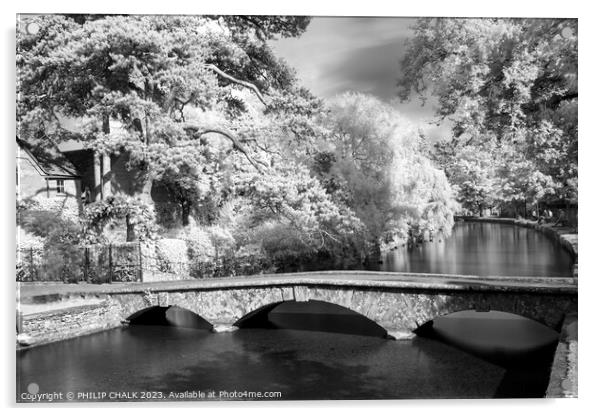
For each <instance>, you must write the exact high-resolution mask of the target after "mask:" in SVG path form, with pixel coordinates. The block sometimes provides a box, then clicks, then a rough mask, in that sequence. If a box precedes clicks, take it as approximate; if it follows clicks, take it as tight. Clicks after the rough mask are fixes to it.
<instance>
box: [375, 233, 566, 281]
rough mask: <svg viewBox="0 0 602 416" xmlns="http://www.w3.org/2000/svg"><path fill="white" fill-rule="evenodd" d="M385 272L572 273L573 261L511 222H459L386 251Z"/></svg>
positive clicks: (549, 242) (554, 244)
mask: <svg viewBox="0 0 602 416" xmlns="http://www.w3.org/2000/svg"><path fill="white" fill-rule="evenodd" d="M378 268H379V270H382V271H395V272H414V273H441V274H467V275H477V276H549V277H566V276H571V275H572V259H571V256H570V255H569V254H568V252H567V251H566V250H564V249H563V248H562V246H561V245H560V244H559V243H557V242H555V241H552V240H551V239H549V238H548V237H546V236H545V235H544V234H542V233H540V232H537V231H535V230H531V229H528V228H524V227H517V226H514V225H510V224H488V223H476V222H475V223H471V222H463V223H457V224H456V225H455V227H454V229H453V231H452V235H451V236H450V237H448V238H446V239H434V240H433V242H426V243H423V244H419V245H415V246H413V247H408V248H406V247H400V248H399V249H397V250H394V251H391V252H389V253H386V254H385V255H384V256H383V263H382V264H381V265H380V266H379V267H378Z"/></svg>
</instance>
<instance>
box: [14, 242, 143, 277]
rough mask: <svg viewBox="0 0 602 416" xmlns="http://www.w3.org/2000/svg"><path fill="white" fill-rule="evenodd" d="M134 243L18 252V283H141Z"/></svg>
mask: <svg viewBox="0 0 602 416" xmlns="http://www.w3.org/2000/svg"><path fill="white" fill-rule="evenodd" d="M142 271H143V268H142V254H141V250H140V245H139V244H137V243H124V244H119V245H113V244H110V245H97V246H89V247H83V248H80V247H73V248H70V249H68V250H60V251H56V250H49V251H43V250H34V249H32V248H30V249H26V250H19V251H18V253H17V270H16V278H17V281H19V282H64V283H77V282H88V283H112V282H134V281H142Z"/></svg>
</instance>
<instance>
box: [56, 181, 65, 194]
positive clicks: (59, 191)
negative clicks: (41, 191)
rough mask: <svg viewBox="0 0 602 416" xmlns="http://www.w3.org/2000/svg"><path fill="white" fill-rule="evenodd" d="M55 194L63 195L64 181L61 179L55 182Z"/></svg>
mask: <svg viewBox="0 0 602 416" xmlns="http://www.w3.org/2000/svg"><path fill="white" fill-rule="evenodd" d="M56 193H57V194H64V193H65V181H64V180H63V179H57V180H56Z"/></svg>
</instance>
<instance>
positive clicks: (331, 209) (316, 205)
mask: <svg viewBox="0 0 602 416" xmlns="http://www.w3.org/2000/svg"><path fill="white" fill-rule="evenodd" d="M239 192H240V194H241V195H244V196H245V197H247V198H249V199H250V200H251V204H252V206H253V207H254V210H253V215H252V216H251V218H250V219H249V226H250V227H256V226H258V225H261V224H264V223H276V224H280V225H281V226H282V228H283V229H285V230H288V238H290V239H293V240H294V241H295V244H296V245H298V246H302V247H304V248H305V250H309V251H313V252H315V251H318V250H326V251H333V252H334V251H337V249H343V248H345V247H349V246H350V245H353V241H354V240H356V239H357V240H360V241H361V240H362V233H363V225H362V224H361V222H360V221H359V220H358V218H357V217H356V216H355V215H354V214H353V212H352V211H351V210H349V209H348V208H347V207H345V206H340V205H337V204H336V203H335V202H334V201H333V199H332V198H331V196H330V195H328V194H327V193H326V191H325V189H324V188H323V187H322V186H321V185H320V182H319V181H318V180H317V179H316V178H314V177H312V176H311V175H310V172H309V169H308V168H306V167H304V166H301V165H293V164H291V165H289V166H278V170H274V171H272V172H271V174H270V177H269V178H266V177H263V176H259V175H257V174H250V175H247V176H245V177H242V178H241V182H240V184H239Z"/></svg>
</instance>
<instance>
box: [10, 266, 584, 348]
mask: <svg viewBox="0 0 602 416" xmlns="http://www.w3.org/2000/svg"><path fill="white" fill-rule="evenodd" d="M309 300H318V301H325V302H329V303H333V304H336V305H339V306H342V307H345V308H348V309H350V310H352V311H355V312H357V313H359V314H361V315H363V316H365V317H367V318H369V319H371V320H372V321H374V322H375V323H377V324H378V325H380V326H381V327H382V328H384V329H385V330H386V331H387V333H388V335H389V336H391V337H393V338H395V339H404V338H409V337H412V336H413V331H414V330H415V329H417V328H418V327H420V326H421V325H423V324H425V323H427V322H429V321H431V320H433V319H434V318H436V317H438V316H442V315H447V314H449V313H453V312H457V311H462V310H469V309H476V310H480V311H488V310H496V311H503V312H509V313H513V314H517V315H521V316H524V317H527V318H530V319H533V320H535V321H538V322H540V323H542V324H544V325H547V326H548V327H551V328H553V329H555V330H557V331H558V330H560V327H561V325H562V322H563V319H564V317H565V316H566V315H567V314H571V313H576V312H577V280H576V279H573V278H533V277H489V278H484V277H476V276H457V275H432V274H412V273H386V272H366V271H348V272H340V271H336V272H315V273H294V274H278V275H260V276H252V277H239V278H225V279H207V280H189V281H174V282H155V283H130V284H110V285H89V284H78V285H55V286H47V285H45V286H43V287H41V286H34V285H30V286H26V285H22V286H21V287H20V308H21V310H20V313H21V315H20V316H21V320H20V322H19V324H18V326H20V327H21V328H20V331H19V332H21V333H22V334H25V335H26V336H27V337H29V338H30V339H32V340H33V341H32V342H33V343H37V342H36V341H38V342H48V341H54V340H57V339H63V338H68V337H72V336H78V335H82V334H84V333H90V332H94V331H99V330H102V329H108V328H112V327H118V326H120V325H122V324H123V323H124V322H127V321H128V319H129V318H130V317H131V316H132V315H134V314H135V313H137V312H140V311H142V310H145V309H147V308H151V307H153V306H178V307H181V308H184V309H187V310H189V311H192V312H194V313H195V314H198V315H199V316H201V317H202V318H204V319H205V320H207V321H209V322H210V323H211V324H212V325H213V326H214V329H215V330H216V331H217V332H220V331H227V330H232V329H235V327H236V326H237V324H238V323H239V322H241V320H243V319H244V318H245V317H247V316H248V315H249V314H253V313H254V312H256V311H258V310H261V309H262V308H265V307H268V305H274V304H278V303H281V302H286V301H297V302H304V301H309ZM53 331H54V332H53Z"/></svg>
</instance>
